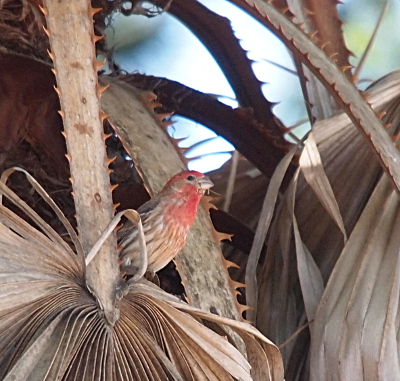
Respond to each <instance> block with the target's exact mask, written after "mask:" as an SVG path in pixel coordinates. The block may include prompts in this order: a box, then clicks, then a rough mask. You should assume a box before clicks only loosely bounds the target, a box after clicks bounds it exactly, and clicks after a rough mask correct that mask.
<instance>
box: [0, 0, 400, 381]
mask: <svg viewBox="0 0 400 381" xmlns="http://www.w3.org/2000/svg"><path fill="white" fill-rule="evenodd" d="M231 2H232V3H234V4H236V5H237V6H239V7H240V8H242V9H243V10H244V11H246V12H247V13H249V14H250V15H251V16H253V17H254V18H255V19H256V20H258V21H259V22H260V23H262V24H263V25H265V27H266V28H269V29H270V30H271V31H272V32H274V33H275V34H276V35H277V36H278V37H279V38H280V39H281V40H282V41H283V42H284V43H285V44H286V46H287V47H288V48H289V49H290V50H291V52H292V53H293V57H294V60H295V63H296V67H297V72H298V75H299V79H300V81H301V84H302V89H303V94H304V98H305V100H306V102H307V104H309V105H312V107H311V106H310V109H309V118H310V121H311V123H312V130H311V132H310V134H309V135H308V136H307V137H306V138H305V139H303V141H299V142H298V143H297V144H293V143H289V142H288V141H287V140H286V139H285V133H286V132H287V129H286V127H285V126H284V125H283V124H282V123H281V122H280V121H279V120H278V119H277V118H276V117H275V116H274V114H273V112H272V107H273V104H272V103H271V102H269V101H268V100H266V99H265V97H264V96H263V94H262V92H261V87H260V85H261V84H260V82H259V81H258V80H257V78H256V77H255V75H254V73H253V71H252V70H251V62H250V60H248V58H247V56H246V54H245V52H244V51H243V50H242V48H241V47H240V45H239V43H238V41H237V40H236V38H235V37H234V34H233V32H232V29H231V27H230V25H229V22H228V21H227V20H226V19H224V18H222V17H220V16H218V15H216V14H214V13H212V12H211V11H209V10H208V9H207V8H206V7H204V6H203V5H201V4H200V3H198V2H196V1H194V0H186V1H182V0H175V1H172V2H171V1H167V0H157V1H153V4H155V5H156V6H158V7H160V9H164V8H165V10H167V11H168V12H170V13H171V14H173V15H174V16H175V17H177V18H178V19H180V20H181V21H182V22H183V23H185V25H187V26H188V27H189V28H190V29H191V30H192V31H193V32H194V33H195V34H196V35H197V36H198V38H199V39H201V41H202V42H203V43H204V44H205V45H206V46H207V48H208V49H209V50H210V51H211V53H212V54H213V55H214V57H215V58H216V60H217V62H218V63H219V65H220V66H221V68H222V70H223V71H224V73H225V74H226V76H227V78H228V80H229V81H230V84H231V86H232V88H233V89H234V92H235V94H236V97H237V100H238V102H239V104H240V107H241V108H240V109H238V110H234V109H232V108H230V107H228V106H226V105H224V104H222V103H221V102H219V101H217V100H215V99H213V98H211V97H209V96H207V95H205V94H202V93H200V92H198V91H196V90H194V89H190V88H188V87H185V86H184V85H182V84H179V83H176V82H173V81H170V80H168V79H164V78H154V77H150V76H143V75H138V74H121V73H119V72H118V70H117V68H115V70H114V71H113V73H112V75H110V76H105V75H100V76H99V79H98V77H97V74H96V71H97V69H99V68H100V67H101V65H102V64H101V63H97V61H96V60H95V49H94V48H93V46H94V45H93V44H94V43H96V50H97V52H102V53H103V54H105V55H107V56H108V58H109V61H110V62H112V55H111V53H110V52H107V50H106V48H105V46H104V44H103V42H102V41H101V40H98V39H97V38H96V37H95V36H94V35H93V31H92V26H91V22H92V21H91V20H92V17H94V20H95V31H96V33H97V34H102V33H103V32H104V27H105V25H106V24H107V20H108V17H109V15H110V14H111V13H112V12H114V11H123V12H125V13H132V12H138V13H146V12H147V13H148V12H149V10H148V9H145V8H144V5H143V4H142V3H141V2H137V1H132V2H130V3H129V4H127V2H119V1H114V2H109V1H103V0H97V1H93V2H92V7H93V8H92V7H91V6H90V5H89V3H88V2H87V1H64V2H62V3H57V2H55V1H52V0H47V1H45V3H44V4H41V2H40V1H29V0H24V1H16V0H9V1H7V0H5V1H3V2H1V3H0V10H1V15H2V17H1V20H2V23H1V26H2V31H3V32H2V34H1V36H0V41H1V45H2V47H3V48H2V50H1V52H0V60H1V65H2V69H3V70H2V71H1V74H0V75H1V77H0V89H1V94H2V98H1V99H0V112H1V116H2V117H1V118H0V120H1V121H2V122H1V125H0V131H1V134H2V139H1V142H2V144H1V147H0V148H1V150H2V159H3V160H2V163H1V165H2V168H1V169H2V170H3V171H4V170H5V169H7V168H9V167H15V166H18V167H22V168H24V170H21V169H18V170H9V171H5V172H4V174H3V178H2V180H3V181H2V182H1V183H0V186H1V192H2V194H4V195H5V196H6V198H7V200H4V203H3V205H1V207H0V214H1V223H2V224H1V225H0V229H1V231H2V234H1V238H0V245H2V250H1V254H0V266H1V274H2V275H1V279H2V281H1V286H0V293H1V295H2V297H1V299H0V300H1V301H2V302H1V303H3V306H2V308H1V312H0V335H1V337H2V340H1V344H0V374H1V377H2V379H13V377H14V379H21V380H22V379H34V380H42V379H43V380H44V379H47V380H54V379H65V380H73V379H79V380H82V379H84V380H86V379H88V380H89V379H98V380H101V379H110V380H113V379H116V380H129V379H140V380H144V379H184V380H186V379H187V380H189V379H196V380H201V379H221V380H225V379H232V378H233V379H251V378H253V379H256V380H257V379H260V380H263V379H268V378H269V379H272V380H275V379H283V369H282V363H281V357H280V356H281V355H280V353H279V351H278V349H277V347H276V346H275V345H274V344H273V343H272V342H270V341H269V340H268V339H266V338H265V337H264V336H262V335H261V334H260V333H259V332H258V331H257V330H256V329H254V328H252V327H251V326H250V325H249V324H247V323H242V322H239V321H238V320H240V318H241V315H242V313H243V312H244V311H246V309H248V307H246V305H247V306H250V307H251V308H252V309H251V310H247V311H246V319H248V320H250V321H252V322H254V324H255V326H256V327H257V328H258V329H259V330H260V331H261V332H262V333H263V334H265V335H266V336H267V337H269V338H270V339H271V340H272V341H273V342H275V343H277V344H280V348H281V353H282V356H283V359H284V361H285V379H287V380H300V379H311V380H317V379H318V380H320V379H351V380H356V379H366V380H369V379H371V380H372V379H374V380H375V379H382V380H384V379H388V377H389V378H390V377H392V378H393V377H394V378H396V377H398V374H399V373H400V370H399V368H398V355H397V320H398V319H397V304H398V299H399V297H398V279H399V277H398V270H397V269H398V265H397V263H398V262H397V253H398V251H399V250H398V249H399V247H398V246H399V244H398V240H397V239H396V229H395V227H396V224H397V220H398V218H397V210H398V205H397V203H398V201H397V200H398V198H397V190H398V189H399V184H400V177H399V169H398V163H399V159H400V156H399V154H398V152H397V149H396V147H395V144H394V143H393V140H394V141H395V140H396V139H397V137H396V133H397V125H396V108H397V103H398V102H397V93H398V81H399V77H398V73H397V72H394V73H391V74H389V75H388V76H385V77H383V78H382V79H380V80H379V81H377V82H376V83H375V84H374V85H372V86H371V87H370V88H369V89H367V91H365V92H363V93H361V92H360V91H359V90H357V88H356V87H355V85H354V84H353V83H352V81H354V80H355V78H354V74H356V73H354V71H352V70H351V66H350V64H349V51H348V50H347V48H346V45H345V43H344V38H343V35H342V32H341V29H340V20H339V17H338V14H337V10H336V3H335V2H333V1H330V0H324V1H320V2H318V3H317V4H313V3H311V2H306V1H304V2H303V1H298V2H297V1H296V2H291V3H290V9H288V10H283V9H285V8H286V7H287V4H286V1H285V0H281V1H276V2H274V3H273V4H271V3H267V2H264V1H262V0H254V1H248V2H245V1H243V0H231ZM294 4H297V5H298V6H295V5H294ZM39 5H40V6H43V7H44V14H45V17H44V16H43V14H42V13H41V11H40V8H39ZM95 8H101V10H98V11H95V10H94V9H95ZM305 9H307V11H305ZM293 21H296V22H297V24H295V23H293ZM43 24H46V28H47V29H46V30H47V34H48V35H49V38H50V45H49V39H48V37H47V36H46V33H45V32H44V31H43V29H42V25H43ZM216 26H217V27H216ZM72 31H73V32H72ZM315 32H316V33H315ZM327 42H329V44H327ZM50 46H51V49H50ZM71 47H73V48H72V49H71ZM47 49H50V51H51V54H50V58H49V55H48V54H47V51H46V50H47ZM52 69H53V70H54V73H55V77H54V75H53V73H52V71H51V70H52ZM94 69H96V70H94ZM55 78H56V80H57V89H58V90H57V93H56V92H54V90H53V86H54V85H55V84H56V82H55ZM106 86H109V88H108V90H105V87H106ZM138 89H140V90H138ZM178 94H179V96H177V95H178ZM316 94H318V96H317V95H316ZM58 96H59V100H58ZM100 96H101V105H100V100H99V99H100ZM59 102H60V103H59ZM368 102H370V103H371V104H372V107H373V108H371V107H370V104H369V103H368ZM100 107H101V109H102V110H103V111H100ZM60 108H61V113H60V114H61V115H60V114H58V113H57V111H58V110H59V109H60ZM171 112H176V113H178V114H180V115H183V116H186V117H189V118H191V119H193V120H196V121H198V122H200V123H203V124H205V125H207V126H208V127H210V128H211V129H213V130H214V131H215V132H217V133H218V134H220V135H222V136H224V137H225V138H226V139H227V140H229V141H230V142H231V143H232V144H233V145H234V146H235V148H236V149H237V150H238V151H239V152H240V153H241V155H243V159H242V160H240V161H239V165H238V168H237V173H238V175H237V178H236V181H235V187H234V192H233V195H232V202H231V206H230V209H229V211H230V213H229V214H228V213H226V212H223V211H215V210H212V211H211V217H212V219H213V222H214V225H215V226H216V228H217V230H218V231H220V232H216V231H215V230H214V231H212V230H211V229H210V225H209V222H208V216H207V213H206V212H205V211H204V213H203V212H202V213H200V216H199V219H198V221H197V225H196V226H195V228H194V232H193V234H192V236H191V239H190V240H189V242H188V244H187V247H186V248H185V250H184V253H183V254H180V255H179V256H178V257H177V258H176V266H177V269H178V270H179V276H180V278H181V280H182V283H183V284H184V286H185V291H184V292H185V295H186V297H187V299H188V300H189V301H190V304H189V305H188V304H186V303H183V302H182V301H180V299H179V298H176V297H174V296H172V295H170V294H167V293H166V292H164V291H162V290H161V289H160V288H159V287H158V286H157V285H154V284H153V283H150V282H148V281H147V280H145V279H143V278H140V279H136V278H135V279H132V280H130V281H128V282H123V281H122V280H121V277H120V275H119V269H118V266H117V261H116V260H115V258H116V239H115V233H114V232H113V228H114V227H115V225H116V224H117V223H118V221H119V219H120V218H121V214H122V213H117V215H116V217H113V216H114V212H115V211H114V208H113V202H115V203H120V204H121V206H120V208H123V209H126V208H137V207H138V206H139V205H140V204H141V203H143V202H144V201H145V200H146V199H147V198H148V197H149V194H148V193H147V192H146V189H148V190H149V192H150V194H151V193H155V192H157V191H158V190H159V189H160V188H161V186H162V185H163V184H164V183H165V181H166V180H167V179H168V178H169V177H170V176H171V175H173V174H174V173H176V172H178V171H179V170H180V169H182V168H183V166H184V164H183V161H182V159H183V160H185V159H184V157H183V156H182V151H181V150H180V149H179V148H178V147H177V144H176V142H174V141H170V140H169V138H168V136H167V134H166V133H165V131H164V130H163V128H164V129H165V127H166V126H167V125H168V123H169V119H168V117H169V116H170V115H171ZM108 114H109V116H108V117H107V115H108ZM103 120H104V121H105V125H104V131H103V129H102V127H101V125H102V124H101V123H102V122H103ZM160 125H161V127H162V128H160ZM144 126H145V127H144ZM62 129H64V131H65V133H64V135H65V138H66V146H67V147H68V155H67V159H68V160H66V159H65V154H66V153H67V150H66V146H65V141H64V138H63V137H62V135H61V133H60V132H61V131H62ZM391 136H394V137H393V138H391ZM104 140H105V141H106V146H107V155H108V156H109V157H116V159H115V160H114V161H112V160H107V157H106V153H105V149H104ZM161 147H162V148H161ZM127 155H128V156H129V157H130V158H131V159H132V161H133V163H132V161H130V160H126V157H127ZM109 164H110V168H111V169H112V170H113V173H112V174H111V182H112V184H119V187H118V188H116V189H115V191H114V192H113V193H112V196H113V200H112V197H111V192H110V185H109V184H110V182H109V181H110V180H109V176H108V165H109ZM229 165H230V164H228V165H227V166H225V167H223V168H221V169H220V170H217V171H215V173H213V180H214V182H215V183H216V188H217V190H218V189H220V190H222V192H221V193H222V194H223V196H222V200H220V201H219V202H220V203H221V202H223V201H224V197H230V196H229V195H225V194H224V190H225V185H226V181H227V178H228V175H227V173H228V172H229V168H228V166H229ZM253 167H256V168H257V169H258V170H259V171H261V173H262V174H263V176H262V178H261V177H258V178H256V179H254V180H251V179H249V178H248V177H247V176H246V173H247V172H248V171H249V168H253ZM27 171H28V172H30V173H31V174H33V175H34V177H35V178H36V180H37V181H39V183H41V184H43V188H44V189H43V188H41V186H39V185H38V183H37V182H36V181H35V180H34V179H33V178H32V177H31V176H30V175H28V174H27ZM25 176H27V178H28V179H29V182H30V184H31V185H33V187H34V188H35V189H36V190H37V191H38V194H39V196H38V194H37V193H33V192H31V185H28V183H27V182H26V180H24V177H25ZM69 178H71V179H72V181H71V182H72V185H71V182H70V181H69ZM6 182H7V184H8V186H7V185H5V183H6ZM267 186H268V192H267V194H266V196H265V198H264V194H265V189H266V187H267ZM71 187H72V189H73V197H71ZM112 188H113V187H112ZM11 189H13V191H12V190H11ZM49 195H50V196H51V197H50V196H49ZM22 200H25V201H22ZM53 200H54V201H53ZM10 201H11V202H10ZM25 202H26V203H25ZM28 204H29V206H28ZM57 205H59V206H57ZM261 207H262V210H261ZM209 208H210V204H209V203H208V204H207V205H206V209H209ZM260 210H261V213H260ZM75 214H76V218H75V217H74V216H75ZM126 215H127V217H128V218H130V219H132V220H133V221H134V222H135V223H136V224H138V226H139V227H140V220H139V219H138V218H137V215H136V214H135V213H134V212H133V211H128V212H126ZM235 215H236V218H235ZM64 216H65V217H64ZM258 216H259V219H258ZM21 217H22V218H21ZM111 220H112V221H113V222H112V223H111V224H110V221H111ZM257 222H258V224H257V228H256V230H255V231H253V230H252V229H254V228H255V223H257ZM244 223H247V225H245V224H244ZM76 228H77V229H78V232H79V236H77V234H76ZM38 229H39V230H38ZM103 232H104V233H103ZM221 232H222V233H221ZM229 233H235V236H234V238H233V240H232V242H231V243H229V244H228V243H224V255H225V257H226V259H223V258H222V257H221V255H220V248H219V244H218V243H217V242H219V241H221V240H225V239H226V238H227V234H229ZM99 236H101V240H100V241H98V239H99ZM60 237H64V239H62V238H60ZM110 253H114V254H115V255H110ZM142 254H143V258H145V251H144V248H143V253H142ZM92 258H93V259H92ZM231 261H233V262H235V263H238V264H239V265H240V266H241V270H242V271H236V272H234V271H232V272H230V274H231V276H232V279H231V278H230V277H229V275H228V272H227V270H226V269H227V268H228V267H231V266H232V262H231ZM144 269H145V268H144ZM159 276H160V282H161V285H162V287H163V288H164V289H166V290H170V291H172V292H173V293H182V292H183V291H182V287H181V286H180V278H179V276H178V275H177V274H176V271H175V270H174V269H173V268H172V266H170V267H168V268H167V269H165V270H164V272H162V273H161V274H159ZM243 282H245V283H246V285H247V288H246V291H245V292H244V295H240V298H239V300H240V303H239V302H238V301H237V300H236V294H237V289H238V288H241V287H242V283H243ZM209 312H212V314H210V313H209ZM228 318H230V319H228ZM235 319H236V320H235ZM206 327H208V328H206ZM221 336H227V337H228V341H226V340H225V339H224V338H223V337H221ZM236 348H238V349H236ZM240 352H242V354H245V355H247V360H248V361H249V362H250V363H251V365H252V367H253V368H252V370H251V371H250V367H249V365H248V362H247V361H246V360H245V359H244V357H243V356H242V354H241V353H240ZM207 377H208V378H207Z"/></svg>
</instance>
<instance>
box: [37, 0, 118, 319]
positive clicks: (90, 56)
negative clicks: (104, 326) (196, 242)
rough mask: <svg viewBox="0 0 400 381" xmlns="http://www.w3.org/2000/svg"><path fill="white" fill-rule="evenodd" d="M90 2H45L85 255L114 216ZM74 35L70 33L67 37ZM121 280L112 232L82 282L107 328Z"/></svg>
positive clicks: (112, 316)
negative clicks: (91, 295)
mask: <svg viewBox="0 0 400 381" xmlns="http://www.w3.org/2000/svg"><path fill="white" fill-rule="evenodd" d="M94 12H95V10H94V9H92V8H91V5H90V1H88V0H63V1H62V2H60V1H56V0H46V1H45V9H44V13H45V15H46V20H47V28H48V35H49V38H50V45H51V54H50V57H51V59H52V60H53V62H54V67H55V71H56V73H57V75H56V79H57V89H58V91H57V93H58V94H59V96H60V103H61V109H62V113H61V116H62V117H63V121H64V129H65V137H66V142H67V148H68V152H69V155H70V169H71V178H72V180H73V181H71V182H72V186H73V190H74V200H75V207H76V215H77V224H78V229H79V233H80V240H81V242H82V245H83V248H84V251H85V252H86V253H87V252H89V250H90V249H91V247H92V246H93V244H94V243H95V242H96V241H97V239H98V237H99V236H100V234H101V232H102V231H103V230H104V229H105V227H106V226H107V225H108V223H109V222H110V221H111V219H112V217H113V214H114V212H113V204H112V198H111V192H110V181H109V175H108V165H107V164H108V163H107V156H106V151H105V146H104V139H103V125H102V119H103V116H102V113H101V110H100V100H99V97H100V96H101V93H102V92H103V91H104V90H105V89H104V88H102V87H100V86H99V85H98V81H97V73H96V71H95V70H97V69H98V68H99V63H98V62H97V60H96V55H95V48H94V44H93V40H94V39H95V36H94V32H93V20H92V17H93V13H94ZM71 31H73V33H71ZM118 277H119V271H118V262H117V251H116V239H115V234H112V235H111V236H110V237H109V238H108V239H107V241H106V242H105V243H104V245H103V247H102V248H101V249H100V251H99V253H98V255H97V256H96V257H95V259H94V260H93V261H92V262H91V263H90V265H89V266H88V267H87V270H86V282H87V286H88V287H89V289H90V290H92V292H93V293H94V294H95V296H96V298H97V300H98V303H99V304H100V307H101V309H102V310H103V311H104V314H105V317H106V319H107V321H108V322H109V323H110V324H113V323H114V322H115V321H116V319H117V318H118V310H117V309H116V307H115V288H116V285H117V281H118Z"/></svg>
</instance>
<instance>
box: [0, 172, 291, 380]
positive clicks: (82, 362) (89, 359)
mask: <svg viewBox="0 0 400 381" xmlns="http://www.w3.org/2000/svg"><path fill="white" fill-rule="evenodd" d="M8 175H9V173H7V174H6V176H5V177H4V178H5V179H6V177H7V176H8ZM28 177H29V176H28ZM29 180H30V182H31V183H32V184H33V185H34V187H35V188H36V189H38V190H39V191H40V192H41V194H42V195H43V196H44V197H45V198H46V201H47V202H49V203H50V204H52V202H51V199H50V198H49V197H48V195H47V194H46V193H45V192H44V191H43V190H42V189H41V187H40V186H39V185H38V184H37V183H36V182H35V181H34V180H33V179H32V178H30V177H29ZM0 191H1V193H2V194H3V195H5V196H6V197H7V198H8V199H9V200H11V201H12V202H13V203H14V204H16V205H17V206H18V207H20V208H21V209H22V210H23V212H24V213H25V214H26V215H27V217H28V218H29V219H31V220H33V221H34V223H35V225H36V226H37V227H38V228H39V229H40V230H38V229H36V228H34V227H33V226H31V225H30V224H29V223H27V222H26V221H24V220H23V219H22V218H20V217H19V216H17V215H16V214H15V213H14V212H12V211H11V210H10V209H8V208H7V207H5V206H4V205H2V204H0V311H1V312H0V378H1V379H3V380H21V381H22V380H28V379H31V380H49V381H50V380H56V379H62V380H110V381H112V380H138V379H140V380H155V379H159V380H161V379H163V380H164V379H170V380H233V379H240V380H252V379H254V380H282V379H283V368H282V362H281V357H280V353H279V350H278V348H277V347H276V346H275V345H274V344H273V343H272V342H270V341H269V340H268V339H266V338H265V337H264V336H262V335H261V334H260V333H259V332H258V331H257V330H256V329H255V328H253V327H252V326H250V325H248V324H246V323H241V322H237V321H233V320H230V319H227V318H223V317H220V316H218V315H212V314H209V313H205V312H203V311H201V310H199V309H196V308H193V307H190V306H189V305H187V304H186V303H184V302H182V301H181V300H179V299H178V298H177V297H175V296H172V295H169V294H167V293H165V292H164V291H162V290H161V289H159V288H158V287H157V286H155V285H154V284H152V283H149V282H148V281H146V280H144V279H140V280H138V281H134V282H130V283H124V282H123V280H122V279H121V287H120V288H119V289H118V290H115V292H116V295H118V300H119V303H118V306H116V308H118V309H119V319H118V320H117V321H116V323H115V324H110V323H109V322H107V320H106V318H105V316H104V314H103V313H102V310H101V309H100V308H99V305H98V303H97V300H96V295H94V294H93V293H92V292H91V290H90V289H89V288H88V287H87V286H86V280H85V258H84V255H83V251H82V248H81V245H80V243H79V240H77V237H76V235H75V233H74V232H73V230H72V228H71V227H70V226H68V222H67V221H66V220H65V219H64V223H65V224H66V225H67V226H66V227H67V230H68V231H69V232H70V234H71V236H72V237H71V238H72V241H73V242H74V243H75V246H76V248H75V250H76V252H75V251H74V250H73V249H71V247H70V246H69V245H67V244H66V243H65V242H64V241H63V240H62V239H61V238H60V237H59V236H58V234H57V233H56V232H55V231H54V230H53V229H52V228H51V227H50V226H49V225H48V224H46V223H45V222H44V221H43V220H42V219H41V218H40V217H39V216H38V215H37V214H36V213H35V212H34V211H33V210H32V209H31V208H30V207H29V206H27V205H26V204H25V203H24V202H23V201H22V200H21V199H19V197H18V196H17V195H16V194H15V193H14V192H13V191H11V190H10V189H9V188H8V187H7V186H6V185H5V184H4V183H3V182H1V183H0ZM54 207H55V206H54ZM55 209H56V212H57V213H58V212H59V211H58V210H57V208H56V207H55ZM115 260H117V258H116V259H115ZM202 321H208V322H209V324H210V323H212V324H213V326H215V327H216V331H215V332H214V331H212V330H211V329H209V328H207V327H206V326H205V325H203V323H202ZM227 326H229V327H230V328H231V329H232V330H233V331H235V332H237V334H238V335H239V336H240V337H241V338H242V339H243V341H244V343H245V344H246V346H247V360H246V359H245V357H243V355H242V354H241V353H240V352H239V351H238V350H237V349H236V348H235V346H234V345H233V344H232V343H233V341H232V339H231V337H230V334H229V333H228V331H227V330H226V328H225V327H227ZM250 364H251V365H250Z"/></svg>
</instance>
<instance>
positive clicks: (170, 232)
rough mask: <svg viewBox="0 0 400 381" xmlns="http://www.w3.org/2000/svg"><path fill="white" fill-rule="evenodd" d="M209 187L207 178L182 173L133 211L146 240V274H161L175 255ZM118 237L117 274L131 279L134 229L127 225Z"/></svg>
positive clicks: (134, 261) (135, 247)
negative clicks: (119, 273)
mask: <svg viewBox="0 0 400 381" xmlns="http://www.w3.org/2000/svg"><path fill="white" fill-rule="evenodd" d="M213 185H214V184H213V183H212V182H211V180H210V178H209V177H208V176H205V175H204V174H202V173H200V172H196V171H183V172H180V173H178V174H177V175H175V176H174V177H172V178H171V179H170V180H169V181H168V182H167V183H166V184H165V186H164V188H163V189H162V190H161V192H160V193H159V194H158V195H156V196H155V197H153V198H152V199H151V200H149V201H147V202H146V203H144V204H143V205H142V206H141V207H140V208H139V209H138V210H137V211H138V213H139V214H140V217H141V218H142V224H143V230H144V235H145V239H146V246H147V255H148V270H150V271H153V272H156V271H158V270H161V269H162V268H163V267H165V266H166V265H167V264H168V263H169V262H170V261H171V260H172V259H173V258H174V257H175V256H176V255H177V254H178V253H179V251H180V250H181V249H182V247H183V246H184V245H185V242H186V236H187V234H188V233H189V230H190V228H191V227H192V225H193V222H194V219H195V218H196V215H197V208H198V205H199V202H200V199H201V197H202V196H203V194H204V192H205V191H206V190H208V189H210V188H211V187H212V186H213ZM118 237H119V238H120V240H119V246H120V247H121V251H120V254H119V258H120V265H121V270H122V271H123V272H125V273H127V274H128V275H134V274H135V272H136V271H137V269H138V267H139V263H138V260H139V241H138V232H137V230H136V227H135V226H134V225H133V224H132V223H131V222H129V221H127V222H126V223H125V225H124V226H123V227H122V228H121V229H120V230H119V231H118Z"/></svg>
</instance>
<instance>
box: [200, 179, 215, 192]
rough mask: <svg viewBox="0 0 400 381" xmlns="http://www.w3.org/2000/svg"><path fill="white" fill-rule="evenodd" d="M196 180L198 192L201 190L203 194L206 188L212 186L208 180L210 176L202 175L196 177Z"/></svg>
mask: <svg viewBox="0 0 400 381" xmlns="http://www.w3.org/2000/svg"><path fill="white" fill-rule="evenodd" d="M197 182H198V184H199V186H198V188H199V193H200V192H201V193H203V194H204V192H205V191H206V190H208V189H210V188H211V187H213V186H214V183H213V182H212V181H211V180H210V178H209V177H208V176H204V177H202V178H200V179H198V181H197Z"/></svg>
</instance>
